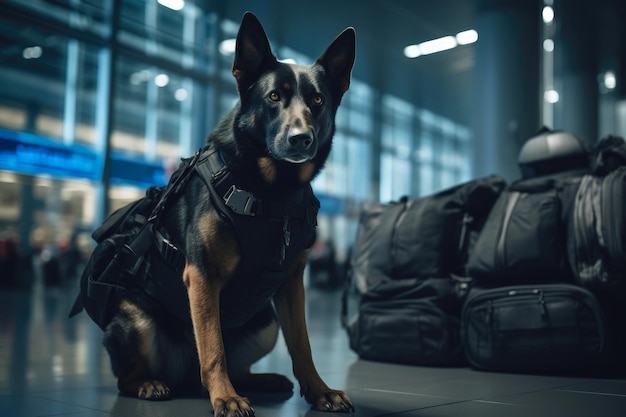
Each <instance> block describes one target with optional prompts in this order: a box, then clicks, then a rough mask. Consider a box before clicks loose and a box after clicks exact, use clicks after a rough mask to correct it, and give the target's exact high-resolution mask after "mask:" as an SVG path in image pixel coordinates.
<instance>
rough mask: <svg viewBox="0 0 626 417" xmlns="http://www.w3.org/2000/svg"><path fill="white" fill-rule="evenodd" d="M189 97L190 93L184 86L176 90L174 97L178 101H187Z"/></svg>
mask: <svg viewBox="0 0 626 417" xmlns="http://www.w3.org/2000/svg"><path fill="white" fill-rule="evenodd" d="M187 97H189V93H188V92H187V90H185V89H184V88H182V87H181V88H179V89H178V90H176V91H175V92H174V98H175V99H176V100H177V101H185V100H187Z"/></svg>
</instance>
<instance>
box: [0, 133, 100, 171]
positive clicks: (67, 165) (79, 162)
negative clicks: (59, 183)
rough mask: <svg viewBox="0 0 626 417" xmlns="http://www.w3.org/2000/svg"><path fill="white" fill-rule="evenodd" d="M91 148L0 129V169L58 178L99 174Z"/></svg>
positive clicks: (96, 158) (94, 154)
mask: <svg viewBox="0 0 626 417" xmlns="http://www.w3.org/2000/svg"><path fill="white" fill-rule="evenodd" d="M99 167H100V163H99V160H98V155H97V154H96V153H95V151H92V150H91V149H88V148H85V147H82V146H63V145H62V144H60V143H58V142H55V141H53V140H51V139H48V138H44V137H41V136H37V135H31V134H28V133H21V132H13V131H10V130H5V129H0V169H3V170H9V171H15V172H19V173H22V174H28V175H51V176H54V177H60V178H88V179H91V180H97V179H99V178H100V169H99Z"/></svg>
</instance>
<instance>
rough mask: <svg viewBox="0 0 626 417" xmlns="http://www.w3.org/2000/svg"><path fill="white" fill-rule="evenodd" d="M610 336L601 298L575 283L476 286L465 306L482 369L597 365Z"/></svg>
mask: <svg viewBox="0 0 626 417" xmlns="http://www.w3.org/2000/svg"><path fill="white" fill-rule="evenodd" d="M607 339H608V337H607V332H606V324H605V319H604V314H603V312H602V310H601V308H600V304H599V303H598V301H597V299H596V297H595V296H594V295H593V294H592V293H591V292H590V291H588V290H586V289H584V288H581V287H578V286H574V285H569V284H544V285H517V286H508V287H502V288H492V289H472V290H471V291H470V294H469V295H468V297H467V300H466V302H465V305H464V307H463V313H462V341H463V344H464V347H465V354H466V356H467V359H468V360H469V362H470V364H471V365H472V366H473V367H475V368H477V369H484V370H498V371H505V370H506V371H524V372H533V371H575V370H584V369H595V368H596V367H598V366H600V365H602V363H603V361H604V360H605V358H606V357H607V354H608V353H607V352H608V343H607Z"/></svg>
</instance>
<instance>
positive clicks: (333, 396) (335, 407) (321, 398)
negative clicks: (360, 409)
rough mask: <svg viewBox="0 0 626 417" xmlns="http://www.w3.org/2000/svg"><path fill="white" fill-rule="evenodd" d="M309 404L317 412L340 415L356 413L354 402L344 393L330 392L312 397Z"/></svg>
mask: <svg viewBox="0 0 626 417" xmlns="http://www.w3.org/2000/svg"><path fill="white" fill-rule="evenodd" d="M309 402H310V403H311V404H312V407H311V408H313V409H314V410H317V411H333V412H340V413H352V412H354V406H353V405H352V401H350V398H348V396H347V395H346V393H345V392H343V391H336V390H329V391H326V392H322V393H321V394H319V395H317V396H315V397H312V398H311V399H310V400H309Z"/></svg>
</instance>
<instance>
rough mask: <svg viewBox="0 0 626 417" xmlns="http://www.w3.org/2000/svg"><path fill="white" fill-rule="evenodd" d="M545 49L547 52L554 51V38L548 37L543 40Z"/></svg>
mask: <svg viewBox="0 0 626 417" xmlns="http://www.w3.org/2000/svg"><path fill="white" fill-rule="evenodd" d="M543 49H544V50H545V51H546V52H552V51H554V41H553V40H552V39H546V40H545V41H543Z"/></svg>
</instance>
